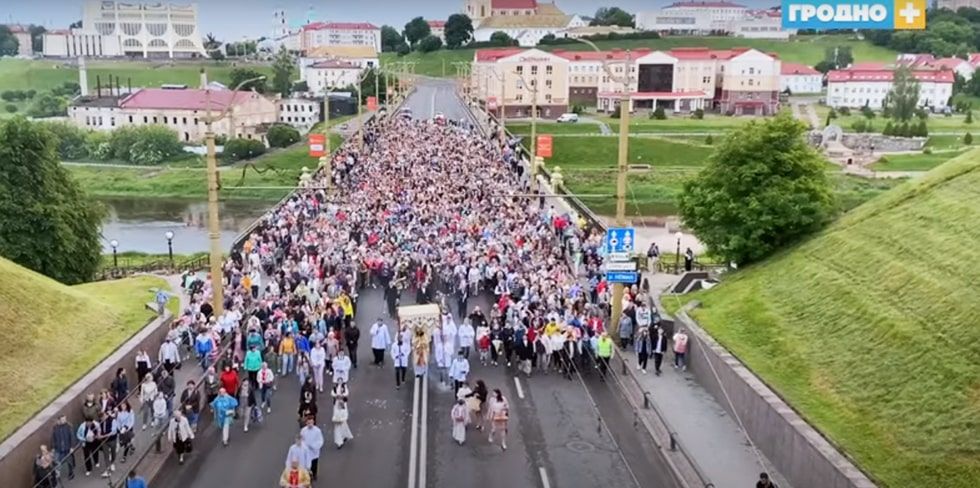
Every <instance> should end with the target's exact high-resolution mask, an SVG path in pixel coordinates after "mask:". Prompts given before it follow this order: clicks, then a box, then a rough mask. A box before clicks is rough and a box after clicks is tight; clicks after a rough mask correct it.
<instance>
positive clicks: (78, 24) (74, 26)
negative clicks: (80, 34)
mask: <svg viewBox="0 0 980 488" xmlns="http://www.w3.org/2000/svg"><path fill="white" fill-rule="evenodd" d="M68 28H69V29H81V28H82V21H81V19H79V20H76V21H74V22H72V23H71V24H70V25H68Z"/></svg>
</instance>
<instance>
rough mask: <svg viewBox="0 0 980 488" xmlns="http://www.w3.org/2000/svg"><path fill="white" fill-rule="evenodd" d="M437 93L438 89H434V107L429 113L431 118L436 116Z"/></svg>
mask: <svg viewBox="0 0 980 488" xmlns="http://www.w3.org/2000/svg"><path fill="white" fill-rule="evenodd" d="M436 93H438V91H437V90H432V108H431V110H430V113H429V118H430V119H434V118H435V117H436Z"/></svg>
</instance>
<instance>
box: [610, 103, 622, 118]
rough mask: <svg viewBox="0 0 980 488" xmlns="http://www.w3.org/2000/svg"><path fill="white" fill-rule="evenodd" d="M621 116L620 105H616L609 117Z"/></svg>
mask: <svg viewBox="0 0 980 488" xmlns="http://www.w3.org/2000/svg"><path fill="white" fill-rule="evenodd" d="M619 117H620V106H619V105H616V107H615V108H613V111H612V113H611V114H609V118H611V119H618V118H619Z"/></svg>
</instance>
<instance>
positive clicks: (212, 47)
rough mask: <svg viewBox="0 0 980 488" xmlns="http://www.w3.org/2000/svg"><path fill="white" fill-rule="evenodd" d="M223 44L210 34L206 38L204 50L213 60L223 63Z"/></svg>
mask: <svg viewBox="0 0 980 488" xmlns="http://www.w3.org/2000/svg"><path fill="white" fill-rule="evenodd" d="M221 44H222V42H221V41H219V40H218V38H216V37H214V34H212V33H210V32H208V35H206V36H204V49H205V50H206V51H207V52H208V55H209V56H211V59H214V60H216V61H221V60H222V59H225V53H223V52H222V51H221Z"/></svg>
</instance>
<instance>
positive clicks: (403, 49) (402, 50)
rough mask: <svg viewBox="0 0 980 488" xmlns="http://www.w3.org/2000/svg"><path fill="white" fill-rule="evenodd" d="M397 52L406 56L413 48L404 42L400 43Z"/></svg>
mask: <svg viewBox="0 0 980 488" xmlns="http://www.w3.org/2000/svg"><path fill="white" fill-rule="evenodd" d="M395 52H397V53H398V55H399V56H404V55H406V54H408V53H410V52H412V48H410V47H408V44H406V43H404V42H403V43H401V44H399V45H398V49H397V50H396V51H395Z"/></svg>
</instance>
